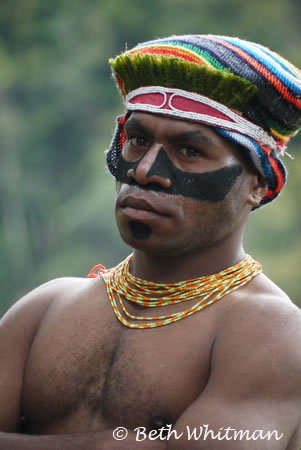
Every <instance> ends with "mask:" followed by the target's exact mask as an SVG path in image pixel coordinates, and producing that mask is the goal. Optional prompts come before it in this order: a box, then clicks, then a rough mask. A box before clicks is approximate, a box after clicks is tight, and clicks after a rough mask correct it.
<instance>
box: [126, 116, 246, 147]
mask: <svg viewBox="0 0 301 450" xmlns="http://www.w3.org/2000/svg"><path fill="white" fill-rule="evenodd" d="M133 128H135V130H137V131H140V132H142V133H145V134H146V135H147V134H149V133H154V132H159V133H160V132H161V133H164V135H165V137H166V138H167V139H168V140H170V141H178V142H185V141H187V142H188V141H189V142H193V143H201V144H204V145H208V146H210V147H212V148H218V149H221V148H223V149H227V150H231V151H234V152H235V153H236V151H237V148H238V146H237V145H236V144H234V143H233V142H231V141H229V140H228V139H225V138H224V137H222V136H221V135H219V134H218V133H217V132H216V131H215V130H213V129H212V128H211V127H209V126H207V125H204V124H201V123H198V122H194V121H192V120H185V119H178V118H173V117H166V116H163V115H158V114H151V113H146V112H140V111H134V112H132V113H131V114H130V115H129V116H128V117H127V118H126V121H125V130H126V131H127V130H131V129H133Z"/></svg>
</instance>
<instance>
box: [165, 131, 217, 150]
mask: <svg viewBox="0 0 301 450" xmlns="http://www.w3.org/2000/svg"><path fill="white" fill-rule="evenodd" d="M171 139H172V140H173V141H179V142H184V141H190V142H191V141H194V142H197V143H200V144H207V145H213V146H216V142H215V141H214V139H213V138H211V137H210V136H207V135H206V134H204V133H202V132H201V131H200V130H193V131H184V132H182V133H174V134H173V135H172V137H171Z"/></svg>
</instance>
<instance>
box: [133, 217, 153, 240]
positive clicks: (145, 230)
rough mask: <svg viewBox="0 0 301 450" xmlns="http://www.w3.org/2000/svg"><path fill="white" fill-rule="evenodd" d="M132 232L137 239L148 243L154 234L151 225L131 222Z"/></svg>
mask: <svg viewBox="0 0 301 450" xmlns="http://www.w3.org/2000/svg"><path fill="white" fill-rule="evenodd" d="M130 230H131V232H132V235H133V237H134V238H135V239H138V240H140V241H146V240H147V239H148V238H149V237H150V235H151V234H152V229H151V227H150V226H149V225H146V223H143V222H136V221H135V220H131V221H130Z"/></svg>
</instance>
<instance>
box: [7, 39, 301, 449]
mask: <svg viewBox="0 0 301 450" xmlns="http://www.w3.org/2000/svg"><path fill="white" fill-rule="evenodd" d="M147 54H149V55H153V56H145V55H147ZM137 55H138V56H137ZM162 55H164V56H162ZM191 61H193V63H191ZM111 64H112V67H113V70H114V74H115V78H116V81H117V83H118V85H119V86H120V88H121V91H122V93H123V95H124V96H127V97H126V110H127V112H126V114H125V116H123V117H122V118H119V119H118V124H117V128H116V131H115V135H114V138H113V141H112V143H111V147H110V150H109V152H108V153H107V162H108V167H109V169H110V171H111V172H112V174H114V175H115V177H116V179H117V199H116V220H117V224H118V227H119V230H120V234H121V236H122V238H123V239H124V240H125V242H127V243H128V244H129V245H131V246H132V247H133V248H134V249H135V250H134V253H133V256H132V257H131V259H130V260H129V264H130V269H129V271H130V273H129V272H127V268H126V265H125V264H121V266H120V267H121V268H122V269H124V271H119V272H118V271H117V270H116V271H115V270H112V271H107V272H103V270H102V268H100V269H98V273H97V271H96V272H95V271H94V272H93V273H92V274H91V278H87V279H77V278H62V279H58V280H54V281H50V282H49V283H46V284H45V285H43V286H41V287H39V288H37V289H36V290H34V291H33V292H31V293H30V294H28V295H27V296H26V297H25V298H23V299H22V300H20V301H19V302H17V303H16V304H15V305H14V306H13V307H12V308H11V310H10V311H9V312H8V313H7V314H6V315H5V316H4V318H3V319H2V321H1V327H0V357H1V371H0V429H1V433H0V449H1V450H4V449H5V450H10V449H14V450H19V449H22V450H27V449H28V450H55V449H62V450H69V449H83V450H94V449H95V450H114V449H120V450H135V449H143V450H160V449H162V450H163V449H168V450H190V449H191V450H192V449H199V450H220V449H222V450H259V449H260V450H298V449H299V447H300V444H301V376H300V374H301V354H300V341H301V331H300V330H301V327H300V325H301V314H300V311H299V309H298V308H297V307H296V306H295V305H294V304H293V303H292V302H291V301H290V299H289V298H288V297H287V296H286V295H285V294H284V293H283V292H282V291H281V290H280V289H279V288H278V287H277V286H276V285H275V284H274V283H273V282H272V281H270V280H269V279H268V278H267V277H266V276H265V275H264V274H263V273H262V272H261V270H260V265H259V264H258V263H256V262H254V261H253V260H252V259H251V258H249V259H248V258H246V255H245V252H244V249H243V244H242V239H243V234H244V230H245V226H246V222H247V218H248V216H249V213H250V211H251V210H254V209H256V208H258V207H259V206H261V205H263V204H265V203H268V202H269V201H271V200H273V199H274V198H275V197H276V196H277V195H278V193H279V192H280V190H281V188H282V186H283V184H284V181H285V169H284V166H283V164H282V163H281V162H280V159H279V154H280V153H281V152H283V149H284V144H285V143H286V142H287V141H288V138H289V137H291V136H292V135H293V134H294V133H295V131H296V130H297V128H298V127H300V126H301V125H300V124H301V114H300V91H301V81H300V79H301V76H300V72H298V70H297V69H296V68H294V67H293V66H292V65H290V64H289V63H287V62H286V61H284V60H283V59H280V57H279V56H278V55H276V54H272V53H271V52H270V51H269V50H267V49H263V48H262V47H260V46H257V45H253V44H251V43H248V42H245V41H239V40H238V39H230V38H228V39H227V38H217V37H214V36H198V37H195V36H185V37H183V36H182V37H172V38H170V39H166V40H160V41H153V42H150V43H146V44H142V45H140V46H138V47H137V48H136V49H134V50H133V51H129V52H127V56H126V57H125V56H124V55H123V56H120V57H117V59H115V60H114V61H111ZM133 67H134V68H135V70H134V71H133ZM264 68H265V69H264ZM161 69H162V70H161ZM216 69H217V70H216ZM128 74H130V75H128ZM186 74H189V76H186ZM151 78H154V80H153V81H152V79H151ZM195 79H197V80H198V81H197V82H195ZM203 79H205V80H207V81H206V82H204V83H202V80H203ZM137 80H138V81H137ZM196 86H198V87H197V88H196ZM271 124H272V125H271ZM230 267H231V270H230V271H228V272H226V273H225V269H227V268H230ZM241 268H242V269H243V271H244V272H243V273H242V272H241V270H240V269H241ZM101 272H102V273H101ZM220 272H221V273H220ZM217 273H220V274H219V276H216V275H214V276H213V278H212V279H213V280H214V282H215V283H216V285H217V288H218V291H217V292H214V289H213V285H212V283H213V281H212V280H208V275H210V274H217ZM130 274H132V275H134V276H135V278H132V279H130V278H129V277H130V276H131V275H130ZM98 275H101V276H98ZM114 277H115V278H114ZM201 277H205V278H201ZM206 277H207V278H206ZM226 277H228V278H227V280H228V281H227V282H229V281H230V284H227V288H226V290H225V291H224V293H223V294H221V293H222V292H223V289H224V287H223V285H222V284H221V281H220V280H222V281H223V283H224V284H225V283H226V281H225V279H226ZM137 278H138V279H142V280H147V281H146V286H147V288H149V287H151V285H150V283H149V282H153V283H155V285H152V287H153V288H154V289H157V290H158V289H159V290H162V288H163V287H164V286H163V287H162V284H164V285H168V284H173V283H178V282H179V281H183V280H192V279H195V278H199V280H197V284H194V285H193V286H194V287H193V288H189V287H188V283H182V285H179V284H177V285H176V290H175V291H176V296H177V297H176V299H181V298H182V297H183V296H184V294H185V293H187V292H188V293H189V299H188V300H186V302H185V301H182V302H179V303H177V302H175V301H174V300H169V299H170V298H171V297H170V296H169V297H168V301H169V303H171V304H164V305H163V306H162V305H161V306H160V307H159V305H158V304H157V303H158V298H153V299H152V300H150V302H152V303H151V304H152V306H154V305H155V306H156V307H152V308H151V307H145V305H144V304H141V303H138V302H137V299H138V297H137V295H136V294H135V293H134V294H135V295H134V300H132V301H130V300H131V298H130V295H127V294H122V293H119V294H118V295H117V293H116V290H113V291H111V290H110V289H111V288H112V289H115V288H116V286H115V285H114V282H115V281H116V283H117V282H118V281H119V282H120V286H121V288H124V286H125V281H126V280H127V281H129V280H130V282H129V286H128V289H129V291H131V290H133V289H136V290H137V289H138V288H139V286H138V283H137ZM204 280H206V283H204V286H205V287H204V288H201V287H200V286H202V283H203V281H204ZM138 281H139V280H138ZM234 282H235V283H236V284H235V286H236V287H237V289H236V288H234ZM157 283H160V284H161V285H160V286H158V285H157ZM114 286H115V288H114ZM189 289H190V290H189ZM202 289H203V290H202ZM135 292H136V291H135ZM218 293H219V294H220V297H221V298H220V300H219V301H218V302H217V303H214V304H211V305H210V304H208V302H209V301H210V300H217V294H218ZM194 294H195V295H194ZM205 294H207V298H206V297H205ZM224 294H227V295H224ZM181 296H182V297H181ZM149 297H150V294H148V292H146V293H145V297H144V300H143V301H144V302H146V301H148V300H149ZM153 297H154V296H153ZM155 297H156V295H155ZM201 301H202V302H203V303H201ZM114 302H115V304H114ZM122 305H123V307H124V310H123V309H122ZM193 306H196V308H197V312H195V313H194V310H193V309H191V308H192V307H193ZM204 306H208V307H206V308H204ZM125 311H126V312H125ZM183 311H190V312H189V313H186V314H184V317H182V316H181V312H183ZM129 315H131V316H129ZM146 317H147V318H148V319H147V320H145V318H146ZM143 319H144V320H143ZM163 325H164V326H163ZM120 427H124V429H121V428H120ZM125 429H127V433H128V434H127V437H125V434H126V431H125ZM193 432H195V434H193ZM122 433H123V434H122ZM269 433H271V434H269ZM122 438H124V439H122Z"/></svg>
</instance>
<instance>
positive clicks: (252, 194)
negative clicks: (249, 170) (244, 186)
mask: <svg viewBox="0 0 301 450" xmlns="http://www.w3.org/2000/svg"><path fill="white" fill-rule="evenodd" d="M268 190H269V187H268V183H267V180H266V179H265V178H264V177H263V176H262V175H261V174H260V173H259V172H257V171H256V172H255V173H253V174H252V176H251V179H250V190H249V194H248V200H247V201H248V203H249V205H251V206H252V208H254V207H255V206H258V205H259V203H260V202H261V200H262V199H263V197H264V196H265V194H266V193H267V192H268Z"/></svg>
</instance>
